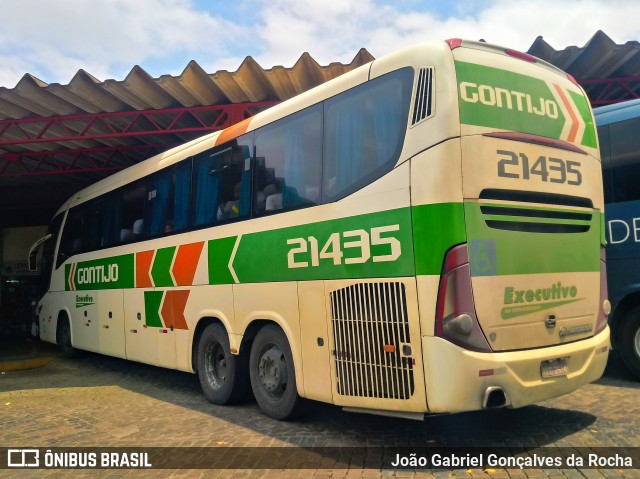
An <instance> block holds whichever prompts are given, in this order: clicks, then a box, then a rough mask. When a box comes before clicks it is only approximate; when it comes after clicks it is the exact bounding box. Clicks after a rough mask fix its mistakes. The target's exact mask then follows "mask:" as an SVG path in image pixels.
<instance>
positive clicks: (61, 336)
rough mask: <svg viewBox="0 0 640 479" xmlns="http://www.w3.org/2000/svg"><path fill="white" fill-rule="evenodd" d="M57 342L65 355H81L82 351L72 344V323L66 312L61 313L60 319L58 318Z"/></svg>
mask: <svg viewBox="0 0 640 479" xmlns="http://www.w3.org/2000/svg"><path fill="white" fill-rule="evenodd" d="M56 343H58V347H59V348H60V351H62V356H63V357H65V358H77V357H78V356H79V355H80V351H79V350H78V349H76V348H74V347H73V345H72V344H71V324H70V323H69V317H68V316H67V314H66V313H63V314H61V315H60V319H58V325H57V328H56Z"/></svg>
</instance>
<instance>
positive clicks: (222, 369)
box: [198, 323, 249, 405]
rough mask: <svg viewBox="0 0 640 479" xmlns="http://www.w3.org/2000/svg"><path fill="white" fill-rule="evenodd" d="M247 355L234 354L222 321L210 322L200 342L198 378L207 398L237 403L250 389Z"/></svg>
mask: <svg viewBox="0 0 640 479" xmlns="http://www.w3.org/2000/svg"><path fill="white" fill-rule="evenodd" d="M247 373H248V371H247V358H246V354H244V355H233V354H231V349H230V346H229V336H228V335H227V331H226V330H225V328H224V327H223V326H222V325H221V324H219V323H214V324H210V325H209V326H207V327H206V328H205V330H204V331H203V332H202V336H200V341H199V342H198V378H199V379H200V387H201V388H202V392H203V393H204V397H205V398H206V399H207V401H209V402H210V403H213V404H218V405H225V404H233V403H235V402H238V401H239V400H241V399H243V398H244V397H245V396H246V395H247V393H248V391H249V378H248V374H247Z"/></svg>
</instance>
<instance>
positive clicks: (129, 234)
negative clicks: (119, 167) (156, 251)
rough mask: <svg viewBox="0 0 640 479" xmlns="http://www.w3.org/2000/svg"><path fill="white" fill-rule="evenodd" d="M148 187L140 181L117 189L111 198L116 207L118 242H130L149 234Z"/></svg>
mask: <svg viewBox="0 0 640 479" xmlns="http://www.w3.org/2000/svg"><path fill="white" fill-rule="evenodd" d="M145 196H146V187H145V183H144V182H143V181H138V182H136V183H132V184H130V185H126V186H124V187H123V188H119V189H117V190H116V191H115V192H114V193H113V196H112V198H111V201H113V205H114V208H115V220H114V221H115V223H116V225H117V227H116V230H117V241H118V243H129V242H131V241H137V240H140V239H143V238H145V237H147V236H148V231H149V221H148V220H146V219H145V211H144V207H145Z"/></svg>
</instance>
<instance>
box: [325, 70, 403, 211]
mask: <svg viewBox="0 0 640 479" xmlns="http://www.w3.org/2000/svg"><path fill="white" fill-rule="evenodd" d="M412 84H413V70H412V69H410V68H404V69H402V70H397V71H394V72H391V73H388V74H386V75H383V76H381V77H378V78H375V79H373V80H371V81H369V82H367V83H365V84H363V85H361V86H359V87H356V88H353V89H351V90H347V91H346V92H344V93H341V94H339V95H336V96H335V97H333V98H329V99H328V100H326V101H325V107H324V128H325V132H324V148H323V150H324V163H323V176H324V180H323V189H322V196H323V202H325V203H326V202H331V201H336V200H339V199H341V198H344V197H345V196H347V195H349V194H351V193H353V192H354V191H356V190H358V189H359V188H362V187H363V186H365V185H367V184H369V183H371V182H372V181H374V180H375V179H377V178H379V177H380V176H382V175H383V174H384V173H386V172H388V171H390V170H391V169H392V168H393V167H394V166H395V163H396V161H397V160H398V158H399V156H400V152H401V150H402V145H403V140H404V132H405V130H406V125H407V119H408V114H409V104H410V101H409V99H410V97H411V87H412Z"/></svg>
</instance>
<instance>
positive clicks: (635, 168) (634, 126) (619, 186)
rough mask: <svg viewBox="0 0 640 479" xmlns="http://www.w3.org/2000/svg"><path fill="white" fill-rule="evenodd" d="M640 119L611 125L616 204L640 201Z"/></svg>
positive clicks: (610, 141)
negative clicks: (639, 134)
mask: <svg viewBox="0 0 640 479" xmlns="http://www.w3.org/2000/svg"><path fill="white" fill-rule="evenodd" d="M639 131H640V118H633V119H631V120H626V121H621V122H620V123H613V124H611V125H609V146H610V150H611V179H612V182H613V199H614V201H615V202H616V203H619V202H622V201H633V200H638V199H640V188H638V185H639V184H640V138H639V137H638V132H639Z"/></svg>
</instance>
